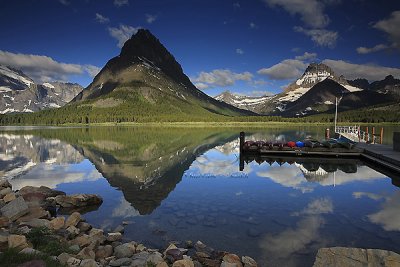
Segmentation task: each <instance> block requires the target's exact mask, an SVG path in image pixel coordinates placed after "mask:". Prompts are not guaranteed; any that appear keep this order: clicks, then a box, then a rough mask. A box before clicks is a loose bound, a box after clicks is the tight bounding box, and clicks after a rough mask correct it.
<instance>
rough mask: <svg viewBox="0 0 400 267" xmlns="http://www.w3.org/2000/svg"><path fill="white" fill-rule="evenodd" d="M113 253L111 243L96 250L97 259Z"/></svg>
mask: <svg viewBox="0 0 400 267" xmlns="http://www.w3.org/2000/svg"><path fill="white" fill-rule="evenodd" d="M112 254H113V247H112V246H111V245H105V246H99V247H98V248H97V250H96V260H99V259H104V258H108V257H110V256H111V255H112Z"/></svg>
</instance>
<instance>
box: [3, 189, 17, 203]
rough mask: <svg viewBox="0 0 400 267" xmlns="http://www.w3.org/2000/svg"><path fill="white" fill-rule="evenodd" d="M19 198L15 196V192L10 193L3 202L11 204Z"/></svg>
mask: <svg viewBox="0 0 400 267" xmlns="http://www.w3.org/2000/svg"><path fill="white" fill-rule="evenodd" d="M16 198H17V197H16V196H15V193H14V192H10V193H8V194H7V195H5V196H4V197H3V201H4V202H5V203H8V202H10V201H12V200H14V199H16Z"/></svg>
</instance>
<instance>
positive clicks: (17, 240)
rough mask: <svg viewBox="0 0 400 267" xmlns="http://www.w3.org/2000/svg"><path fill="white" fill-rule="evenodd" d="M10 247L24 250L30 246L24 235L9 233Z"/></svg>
mask: <svg viewBox="0 0 400 267" xmlns="http://www.w3.org/2000/svg"><path fill="white" fill-rule="evenodd" d="M8 247H9V248H16V249H17V250H23V249H24V248H27V247H29V244H28V242H27V241H26V237H25V236H23V235H9V236H8Z"/></svg>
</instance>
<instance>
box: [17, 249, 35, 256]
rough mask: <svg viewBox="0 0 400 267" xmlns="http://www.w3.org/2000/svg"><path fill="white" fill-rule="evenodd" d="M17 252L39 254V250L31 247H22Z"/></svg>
mask: <svg viewBox="0 0 400 267" xmlns="http://www.w3.org/2000/svg"><path fill="white" fill-rule="evenodd" d="M19 253H22V254H29V255H31V254H40V251H39V250H36V249H33V248H24V249H23V250H21V251H20V252H19Z"/></svg>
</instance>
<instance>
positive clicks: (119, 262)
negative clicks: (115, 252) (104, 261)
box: [109, 258, 132, 267]
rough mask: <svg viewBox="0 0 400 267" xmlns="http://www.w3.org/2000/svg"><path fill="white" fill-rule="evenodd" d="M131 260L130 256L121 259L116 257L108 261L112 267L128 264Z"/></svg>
mask: <svg viewBox="0 0 400 267" xmlns="http://www.w3.org/2000/svg"><path fill="white" fill-rule="evenodd" d="M131 262H132V260H131V259H130V258H121V259H116V260H112V261H110V263H109V265H110V266H114V267H118V266H128V265H130V264H131Z"/></svg>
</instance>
